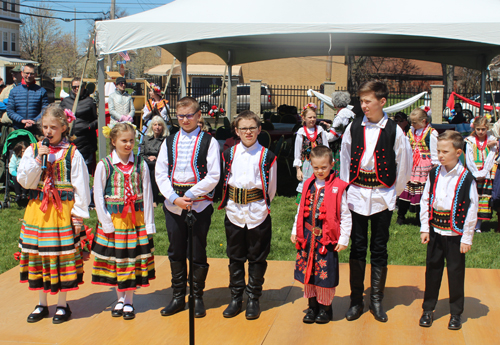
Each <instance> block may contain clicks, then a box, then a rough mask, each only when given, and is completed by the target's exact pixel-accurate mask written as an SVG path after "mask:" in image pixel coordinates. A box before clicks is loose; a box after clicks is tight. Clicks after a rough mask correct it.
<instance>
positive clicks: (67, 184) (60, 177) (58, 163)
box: [29, 143, 76, 201]
mask: <svg viewBox="0 0 500 345" xmlns="http://www.w3.org/2000/svg"><path fill="white" fill-rule="evenodd" d="M38 145H39V144H38V143H36V144H31V147H32V148H33V155H34V157H37V156H38V150H39V146H38ZM62 150H65V152H63V154H62V156H61V158H59V159H57V160H55V161H54V162H53V163H49V162H47V164H52V171H53V175H54V176H53V180H54V187H55V188H56V189H57V191H58V192H59V196H60V197H61V200H69V201H71V200H73V198H74V193H73V185H72V184H71V161H72V159H73V156H74V155H75V150H76V146H75V145H73V144H70V145H69V147H68V148H67V149H62ZM47 172H48V170H44V171H43V172H42V176H41V177H40V181H39V182H38V186H37V187H36V189H32V190H30V191H29V195H30V199H40V200H43V191H42V190H43V186H44V181H45V178H46V175H47Z"/></svg>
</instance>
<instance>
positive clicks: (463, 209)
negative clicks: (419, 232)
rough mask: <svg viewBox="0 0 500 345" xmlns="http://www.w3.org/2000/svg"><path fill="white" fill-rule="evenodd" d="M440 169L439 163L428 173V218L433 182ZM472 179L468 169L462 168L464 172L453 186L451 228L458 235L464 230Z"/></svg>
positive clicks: (432, 198)
mask: <svg viewBox="0 0 500 345" xmlns="http://www.w3.org/2000/svg"><path fill="white" fill-rule="evenodd" d="M440 171H441V165H439V166H437V167H435V168H432V170H431V172H430V173H429V180H430V181H429V182H430V186H429V220H430V215H432V204H433V202H434V187H435V182H436V179H439V177H438V176H439V172H440ZM472 181H474V176H472V174H471V172H470V171H469V170H467V169H464V172H463V174H462V175H461V176H460V179H459V182H458V184H457V186H456V188H455V195H454V196H453V202H452V204H451V210H450V211H451V212H450V213H451V215H450V217H451V219H450V226H451V230H452V231H453V232H455V233H457V234H459V235H462V234H463V232H464V223H465V217H467V211H468V210H469V206H470V186H471V184H472Z"/></svg>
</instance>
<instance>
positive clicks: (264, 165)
mask: <svg viewBox="0 0 500 345" xmlns="http://www.w3.org/2000/svg"><path fill="white" fill-rule="evenodd" d="M237 145H240V144H236V145H234V146H232V147H230V148H228V149H227V150H226V151H224V152H223V153H222V159H223V160H224V171H223V173H224V182H223V183H224V187H223V191H222V201H221V202H220V206H219V210H221V209H223V208H224V207H226V205H227V200H228V198H229V188H228V186H229V174H230V173H231V166H232V164H233V159H234V151H235V150H236V146H237ZM260 154H261V159H260V167H259V170H260V176H261V180H262V187H263V190H264V197H265V199H266V203H267V208H268V209H269V208H270V206H271V200H270V199H269V192H268V191H269V171H270V170H271V165H272V164H273V162H274V160H275V159H276V156H275V154H274V153H272V152H271V151H270V150H268V149H266V148H265V147H263V148H262V150H261V153H260ZM262 177H264V178H262Z"/></svg>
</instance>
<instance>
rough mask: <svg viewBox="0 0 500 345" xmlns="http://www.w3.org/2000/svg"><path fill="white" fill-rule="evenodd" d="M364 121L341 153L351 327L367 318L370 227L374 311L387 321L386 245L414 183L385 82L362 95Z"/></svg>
mask: <svg viewBox="0 0 500 345" xmlns="http://www.w3.org/2000/svg"><path fill="white" fill-rule="evenodd" d="M358 95H359V97H360V103H361V108H362V109H363V112H364V114H365V116H364V117H363V118H361V117H359V118H356V119H354V121H353V122H352V123H351V124H350V125H349V126H348V127H347V129H346V131H345V132H344V137H343V139H342V149H341V151H340V157H341V160H340V162H341V163H340V164H341V166H340V178H341V179H342V180H343V181H346V182H349V183H350V186H349V190H348V191H347V203H348V205H349V209H350V210H351V214H352V232H351V241H352V244H351V253H350V257H349V272H350V284H351V304H350V307H349V310H348V311H347V313H346V319H347V320H349V321H352V320H356V319H358V318H359V317H360V316H361V315H362V314H363V308H364V305H363V291H364V284H363V282H364V279H365V267H366V251H367V243H368V220H370V222H371V238H370V252H371V257H370V261H371V296H370V311H371V312H372V314H373V315H374V316H375V319H376V320H378V321H380V322H386V321H387V314H386V313H385V311H384V309H383V308H382V299H383V297H384V288H385V281H386V278H387V241H388V240H389V225H390V223H391V216H392V211H393V210H394V208H395V206H396V198H397V196H398V195H399V194H401V192H403V190H404V188H405V185H406V183H407V182H408V180H409V179H410V174H411V166H412V151H411V147H410V144H409V142H408V139H407V138H406V136H405V135H404V133H403V131H402V130H401V128H400V127H399V126H398V125H397V124H396V123H395V122H394V121H393V120H391V119H389V118H388V117H387V114H385V112H384V111H383V107H384V105H385V103H386V102H387V97H388V95H389V90H388V89H387V86H386V85H385V84H384V83H383V82H381V81H369V82H365V83H363V84H362V85H361V86H360V88H359V90H358Z"/></svg>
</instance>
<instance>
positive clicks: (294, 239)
mask: <svg viewBox="0 0 500 345" xmlns="http://www.w3.org/2000/svg"><path fill="white" fill-rule="evenodd" d="M290 241H292V243H295V242H297V235H292V236H290Z"/></svg>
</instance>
